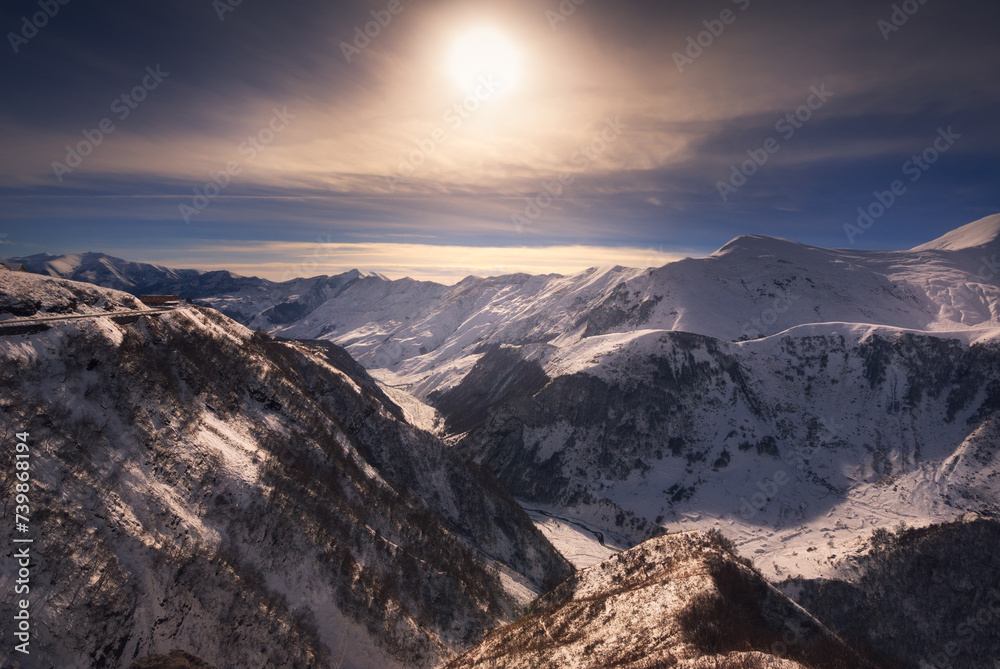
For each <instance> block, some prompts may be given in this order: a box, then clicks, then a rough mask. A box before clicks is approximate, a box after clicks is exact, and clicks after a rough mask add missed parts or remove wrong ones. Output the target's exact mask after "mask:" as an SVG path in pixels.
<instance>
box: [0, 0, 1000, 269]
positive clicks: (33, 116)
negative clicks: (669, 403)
mask: <svg viewBox="0 0 1000 669" xmlns="http://www.w3.org/2000/svg"><path fill="white" fill-rule="evenodd" d="M389 4H392V5H393V11H389V9H388V6H389ZM903 5H905V6H906V7H907V8H908V9H907V10H906V11H903V10H901V9H900V10H899V11H898V12H897V11H896V8H897V6H898V3H897V5H893V4H892V3H887V4H884V5H883V4H876V5H871V4H868V3H862V2H860V1H859V0H855V1H853V2H849V3H847V4H841V5H838V6H837V7H826V6H822V5H815V6H814V5H810V6H801V4H797V3H793V2H791V1H790V0H776V1H774V2H771V3H767V4H765V3H759V2H753V0H728V1H725V0H723V1H721V2H719V3H717V4H715V5H712V6H706V5H704V4H701V3H696V2H693V1H691V2H683V3H675V4H672V5H671V6H670V7H664V6H660V5H657V4H654V3H649V2H645V1H640V0H633V1H631V2H627V3H619V4H616V5H614V6H613V7H604V6H601V5H599V4H595V3H587V2H585V1H582V0H580V1H573V2H570V1H569V0H567V2H564V3H562V4H560V3H557V2H550V3H543V4H538V3H532V2H528V1H527V0H518V1H517V2H513V3H511V2H506V3H501V2H499V1H491V2H487V3H478V4H477V6H476V7H475V8H472V7H469V6H468V5H467V4H466V3H460V2H457V0H434V1H430V2H424V3H408V2H406V3H401V2H398V1H396V2H395V3H382V2H380V3H376V4H375V5H372V4H371V3H364V2H361V1H360V0H353V1H351V2H346V3H338V5H337V6H336V7H331V6H328V5H325V4H324V3H320V2H318V1H316V0H304V1H302V2H298V3H295V4H293V5H290V6H283V7H280V8H275V7H265V6H256V5H253V4H233V3H226V2H219V3H214V4H211V3H205V4H204V6H201V7H191V6H186V5H182V4H181V3H177V2H167V3H163V4H160V5H157V6H156V7H140V6H135V5H133V4H130V3H125V2H122V1H120V0H118V1H115V2H110V3H106V4H104V5H102V6H100V7H84V6H82V5H80V6H78V5H76V4H66V5H62V4H59V5H58V7H57V8H56V9H55V10H54V14H53V13H51V12H50V13H49V14H45V15H42V18H41V19H37V20H36V18H37V17H38V16H39V14H38V7H39V6H40V5H38V3H37V1H36V0H19V1H18V2H15V3H11V4H9V5H7V6H5V7H4V8H2V9H0V25H3V26H7V31H5V32H6V35H7V46H6V47H5V50H4V58H5V59H6V60H5V61H4V67H3V68H2V69H0V82H2V85H3V86H4V88H5V89H6V90H9V91H16V93H15V94H13V95H9V96H5V97H4V100H3V101H2V102H0V133H2V134H3V136H4V138H5V139H6V143H5V145H6V146H7V147H8V150H7V151H6V152H5V153H4V154H3V156H2V157H0V212H2V213H0V218H2V220H0V254H2V255H4V256H12V257H13V256H28V255H33V254H36V253H39V252H48V253H53V254H54V255H61V254H66V253H73V252H77V251H78V250H79V249H80V248H98V249H100V252H104V253H108V254H110V255H114V256H116V257H121V258H125V259H129V260H141V261H144V262H151V263H155V264H162V265H165V266H170V267H183V268H188V267H190V268H193V269H206V268H225V269H231V271H234V272H237V273H239V274H243V275H255V276H262V277H265V278H273V277H281V276H285V275H287V274H288V273H289V272H293V271H295V270H296V269H297V268H300V267H303V266H309V267H312V266H314V264H315V263H319V264H318V265H317V268H318V269H317V272H318V273H320V274H324V273H325V274H335V273H340V272H341V271H344V270H345V268H363V269H366V270H371V271H376V272H379V273H382V274H385V275H387V276H404V275H406V276H411V277H413V278H415V279H421V280H435V281H440V282H450V283H453V282H455V281H458V280H460V279H461V278H464V277H465V276H469V275H480V276H490V275H497V274H505V273H516V272H527V273H529V274H538V273H551V272H556V273H560V274H571V273H575V272H578V271H582V270H583V269H586V268H588V267H591V266H607V265H622V266H629V267H632V266H642V265H643V264H644V263H646V262H647V261H646V260H644V259H645V258H654V259H658V260H656V261H654V263H649V264H646V266H660V265H662V264H664V263H666V262H668V261H670V260H677V259H681V258H684V257H702V256H705V255H708V254H710V253H712V252H714V251H715V250H717V249H718V248H721V247H722V246H723V245H725V244H726V243H727V242H728V241H729V240H732V239H734V238H736V237H739V236H741V235H744V234H759V235H765V236H771V237H778V238H783V239H788V240H791V241H795V242H798V243H803V244H808V245H812V246H819V247H823V248H852V249H858V250H864V249H879V250H903V249H909V248H912V247H914V246H917V245H919V244H922V243H926V242H928V241H930V240H932V239H936V238H938V237H940V236H941V235H943V234H945V233H947V232H949V231H950V230H953V229H954V228H957V227H960V226H961V225H965V224H967V223H969V222H972V221H975V220H978V219H980V218H982V217H984V216H988V215H991V214H994V213H996V212H998V211H1000V198H998V195H997V190H996V173H997V164H998V159H1000V128H998V127H997V125H996V123H995V119H996V118H997V113H998V111H1000V91H997V90H996V87H989V86H984V85H983V82H984V81H995V80H997V78H998V75H1000V46H998V44H997V43H996V40H995V39H994V36H993V35H992V33H991V30H990V26H991V25H993V24H994V23H995V22H994V21H991V20H990V19H991V18H996V17H1000V8H998V7H997V6H996V5H995V3H987V2H985V1H976V2H970V3H965V4H963V5H961V6H951V5H946V4H945V3H924V4H914V5H912V7H911V5H909V4H907V3H903ZM911 8H912V9H913V11H910V9H911ZM899 12H902V13H899ZM43 19H44V20H43ZM36 24H42V25H36ZM366 33H367V34H366ZM265 35H266V40H267V41H266V45H267V46H266V47H265V48H261V46H260V44H261V40H262V39H265V37H264V36H265ZM208 64H211V66H210V67H209V66H207V65H208ZM317 259H318V260H317ZM659 260H662V262H659Z"/></svg>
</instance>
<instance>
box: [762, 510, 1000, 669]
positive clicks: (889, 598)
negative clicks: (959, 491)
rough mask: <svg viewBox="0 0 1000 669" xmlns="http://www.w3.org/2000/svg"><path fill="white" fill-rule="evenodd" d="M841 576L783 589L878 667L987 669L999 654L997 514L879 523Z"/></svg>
mask: <svg viewBox="0 0 1000 669" xmlns="http://www.w3.org/2000/svg"><path fill="white" fill-rule="evenodd" d="M871 544H872V550H871V552H870V553H868V554H867V555H865V556H864V557H863V558H861V559H858V560H855V561H852V562H851V563H847V564H844V565H843V567H844V569H845V572H846V575H845V578H844V579H842V580H812V581H789V582H787V583H785V584H783V585H782V587H783V589H785V590H787V591H788V592H790V593H793V594H794V595H795V597H796V599H797V600H798V602H799V603H800V604H802V605H803V606H805V607H806V608H808V609H809V610H810V611H811V612H812V613H814V614H815V615H816V616H817V617H818V618H819V619H821V620H823V621H824V622H826V623H827V624H829V625H830V626H831V627H832V628H833V629H835V630H837V631H838V632H839V633H840V634H842V635H843V636H844V638H846V639H850V640H852V641H853V642H854V643H857V644H859V645H862V646H865V647H870V648H871V649H872V654H873V655H875V656H876V657H878V658H879V659H880V660H882V661H883V662H884V663H885V665H886V666H890V667H893V666H895V667H905V668H906V669H910V668H913V669H917V668H918V667H919V668H920V669H923V668H924V667H927V666H930V667H935V668H944V667H965V668H968V669H995V667H996V661H997V660H1000V568H998V567H997V554H998V552H1000V521H997V520H995V519H986V518H966V519H964V520H962V521H959V522H955V523H947V524H943V525H933V526H929V527H924V528H919V529H899V530H898V531H896V532H895V533H892V532H888V531H885V530H882V531H879V532H877V533H875V535H874V536H873V537H872V541H871Z"/></svg>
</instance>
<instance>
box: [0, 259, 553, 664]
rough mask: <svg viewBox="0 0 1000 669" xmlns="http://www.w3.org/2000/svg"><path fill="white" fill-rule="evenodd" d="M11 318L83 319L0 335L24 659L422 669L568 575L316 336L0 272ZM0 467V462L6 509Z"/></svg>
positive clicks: (483, 482) (449, 456) (502, 498)
mask: <svg viewBox="0 0 1000 669" xmlns="http://www.w3.org/2000/svg"><path fill="white" fill-rule="evenodd" d="M24 305H28V306H29V307H30V309H29V311H30V310H31V309H33V310H34V312H33V313H36V314H38V315H42V314H47V315H51V314H53V313H57V314H63V315H64V316H79V315H86V316H87V317H86V318H80V319H75V320H63V321H56V322H49V323H47V324H44V325H42V326H41V327H40V328H39V329H38V330H34V331H32V332H31V333H21V331H20V330H17V329H12V328H0V360H2V364H0V380H2V383H3V386H4V389H5V390H4V396H3V398H2V400H0V422H2V424H3V426H4V429H5V431H6V433H7V434H8V437H9V438H13V437H12V435H13V434H14V433H15V432H17V433H24V432H28V433H30V436H29V437H28V441H27V443H28V444H29V452H30V495H29V499H30V508H31V513H30V514H29V517H30V523H29V528H30V536H31V537H33V538H34V539H35V541H36V543H35V544H34V545H33V546H32V548H33V550H36V551H37V553H36V554H34V559H33V561H32V564H31V584H30V587H31V592H30V594H31V603H32V604H31V616H32V621H34V622H33V625H34V626H33V628H32V629H33V633H34V634H35V636H34V637H32V644H33V645H32V651H33V653H34V658H35V660H37V662H38V663H39V666H43V665H44V666H58V667H88V668H96V667H108V668H111V667H128V666H129V665H130V664H131V663H132V661H133V660H137V659H139V658H142V657H144V656H147V655H157V654H164V653H168V652H172V651H183V652H186V653H189V654H190V655H192V656H194V657H196V658H200V659H201V660H203V661H204V662H206V663H208V664H209V665H211V666H218V667H232V666H274V667H307V666H309V667H315V666H343V667H367V666H369V665H374V666H380V667H388V668H391V667H430V666H436V665H438V664H440V663H441V662H442V661H444V660H447V659H450V658H451V657H454V656H455V654H456V653H458V652H461V651H462V650H464V649H465V648H467V647H469V646H470V645H471V644H473V643H475V642H477V641H478V640H479V639H480V638H481V637H482V635H483V634H484V632H485V631H487V630H489V629H491V628H493V627H496V626H497V625H499V624H501V623H504V622H510V621H512V620H514V619H515V618H516V617H517V616H518V615H519V614H520V612H521V611H522V610H523V608H524V607H525V606H526V605H527V604H528V603H529V602H530V601H531V600H533V599H534V598H535V597H536V596H537V594H538V593H540V592H542V591H546V590H548V589H550V588H551V587H552V586H553V585H555V584H557V583H559V582H560V581H562V580H563V579H564V578H566V577H567V576H568V575H569V574H570V573H571V571H572V570H571V567H570V566H569V564H568V563H566V562H565V561H564V560H563V559H562V558H561V557H560V556H559V554H558V553H557V552H556V551H555V550H554V549H553V547H552V546H551V545H550V544H549V543H548V542H547V541H546V539H545V538H544V536H543V535H542V534H541V533H540V532H539V531H538V530H537V529H536V528H535V526H534V525H533V524H532V522H531V521H530V519H529V518H528V517H527V515H525V513H524V512H523V511H522V509H521V508H520V507H519V506H518V505H517V503H515V502H514V500H513V499H512V498H511V497H510V496H509V494H508V493H507V492H506V491H505V490H504V489H503V488H502V486H500V485H499V484H498V483H497V481H496V480H495V478H494V477H493V476H492V475H491V474H489V473H488V472H486V471H484V470H482V469H481V468H478V467H476V466H474V465H470V464H468V463H466V462H465V461H463V460H462V459H461V458H459V457H458V456H457V455H456V454H455V453H454V452H453V450H452V449H450V448H449V447H447V446H446V445H444V444H443V443H442V442H440V441H439V440H438V439H437V438H436V437H434V436H432V435H430V434H428V433H426V432H423V431H421V430H419V429H416V428H414V427H412V426H411V425H409V424H407V423H406V422H404V420H403V416H404V414H403V411H402V410H401V409H400V407H398V406H397V405H396V404H395V403H394V402H392V400H390V399H389V397H388V396H387V395H386V394H385V393H384V392H382V390H381V389H380V387H379V386H378V384H377V383H376V382H375V381H374V380H373V379H372V378H371V377H370V376H368V374H367V373H366V372H365V371H364V369H363V368H362V367H361V366H360V365H358V364H357V363H356V362H354V361H353V359H351V357H350V356H349V355H348V354H347V353H346V352H345V351H344V350H343V349H341V348H340V347H338V346H336V345H334V344H331V343H330V342H308V341H299V342H292V341H287V340H279V339H275V338H273V337H271V336H269V335H266V334H264V333H261V332H257V333H255V332H252V331H250V330H248V329H246V328H244V327H243V326H241V325H239V324H237V323H235V322H233V321H232V320H230V319H228V318H226V317H224V316H222V315H220V314H219V313H218V312H215V311H214V310H211V309H207V308H202V307H193V306H192V307H184V308H179V309H176V310H173V311H170V312H167V313H151V312H150V311H149V310H145V309H142V308H141V305H136V304H135V300H134V298H132V297H131V296H129V295H126V294H125V293H121V292H118V291H115V290H111V289H105V288H99V287H94V286H90V285H87V284H81V283H75V282H71V281H67V280H63V279H57V278H51V277H42V276H37V275H30V274H20V273H14V272H6V271H0V311H2V312H4V313H2V314H0V316H7V317H9V316H10V315H12V314H13V313H15V312H16V313H18V315H22V316H23V315H25V310H24ZM128 305H132V306H133V309H132V311H134V312H135V313H134V314H132V315H130V316H128V318H126V319H124V320H122V319H121V318H120V317H117V316H116V317H111V316H106V315H103V314H105V313H107V311H105V310H106V308H107V307H112V308H114V309H116V310H117V309H118V308H119V307H121V308H127V307H128ZM116 313H117V311H116ZM14 457H15V456H14V449H13V448H8V449H3V452H2V454H0V472H2V473H0V490H2V494H3V497H4V499H5V500H13V498H14V486H15V484H19V483H18V479H16V478H15V476H14V472H15V471H19V470H15V467H14ZM11 508H13V507H11ZM12 522H13V521H12ZM10 550H11V551H13V549H10ZM12 565H16V561H13V560H5V561H4V562H3V571H2V572H0V582H2V583H3V587H4V588H5V589H6V590H7V591H8V592H13V590H14V580H15V579H16V578H18V574H17V572H16V569H17V567H16V566H12ZM13 606H14V603H13V602H12V601H11V599H10V598H6V599H4V600H3V601H2V602H0V615H2V616H3V617H5V618H7V619H13V615H14V611H13ZM13 652H14V651H13V649H12V644H5V646H4V647H3V649H2V650H0V664H2V665H3V666H12V664H13V661H14V658H13V657H12V654H13ZM139 666H142V665H141V664H140V665H139Z"/></svg>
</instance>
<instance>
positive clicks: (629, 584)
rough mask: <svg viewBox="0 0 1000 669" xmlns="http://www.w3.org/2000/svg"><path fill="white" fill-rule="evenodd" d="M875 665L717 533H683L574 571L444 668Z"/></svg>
mask: <svg viewBox="0 0 1000 669" xmlns="http://www.w3.org/2000/svg"><path fill="white" fill-rule="evenodd" d="M875 666H876V665H874V664H872V663H871V662H869V661H868V660H866V659H865V658H863V657H862V656H860V655H858V654H857V653H856V652H855V651H854V650H852V649H851V648H850V647H849V646H847V645H846V644H845V643H844V642H843V641H841V640H840V639H839V638H838V637H837V636H836V635H834V634H833V633H831V632H830V631H829V630H828V629H827V628H825V627H824V626H823V625H822V624H821V623H819V622H818V621H817V620H816V619H815V618H813V617H812V616H810V615H809V614H808V613H806V612H805V611H804V610H802V609H801V608H799V607H797V606H796V605H795V604H794V603H792V602H791V601H790V600H789V599H788V598H787V597H785V596H784V595H782V594H781V593H779V592H778V591H777V590H776V589H775V588H774V587H773V586H771V585H769V584H768V583H767V581H765V580H764V579H763V578H762V577H761V576H760V575H759V574H757V573H756V572H755V571H754V570H753V569H752V568H750V567H748V566H747V565H746V564H745V563H743V562H742V561H740V560H739V559H738V558H737V557H736V556H735V555H734V554H733V553H732V551H731V547H729V546H727V544H726V542H725V541H724V540H723V539H721V537H719V536H718V535H703V534H699V533H692V532H685V533H681V534H673V535H669V536H665V537H660V538H657V539H652V540H650V541H647V542H645V543H643V544H641V545H639V546H637V547H635V548H633V549H631V550H629V551H626V552H624V553H621V554H620V555H617V556H615V557H613V558H611V559H609V560H607V561H605V562H602V563H601V564H599V565H595V566H593V567H590V568H588V569H585V570H582V571H580V572H578V573H577V574H576V575H575V576H574V577H573V578H572V579H570V580H569V581H567V582H566V583H564V584H563V585H561V586H560V587H559V588H557V589H556V590H554V591H553V592H551V593H549V594H548V595H546V596H544V597H542V598H541V599H539V600H538V601H537V602H535V604H534V605H533V606H532V607H531V610H530V612H529V613H528V614H527V615H526V616H524V617H523V618H521V619H520V620H518V621H517V622H516V623H513V624H511V625H508V626H505V627H502V628H500V629H498V630H496V631H494V632H493V633H492V634H490V635H489V636H488V637H487V638H486V640H485V641H483V643H481V644H480V645H479V646H477V647H475V648H473V649H472V650H470V651H468V652H466V653H465V654H463V655H462V656H461V657H459V658H457V659H455V660H454V661H452V662H451V663H449V664H448V665H447V669H466V668H468V669H472V668H473V667H476V668H481V669H490V668H496V669H500V668H502V669H521V668H523V669H564V668H566V667H591V668H594V669H603V668H605V667H621V668H627V669H641V668H650V667H691V668H695V667H704V668H708V667H719V668H727V669H728V668H732V669H754V668H757V667H760V668H764V667H781V668H783V669H865V668H866V667H872V668H873V667H875Z"/></svg>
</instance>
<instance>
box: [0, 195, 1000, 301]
mask: <svg viewBox="0 0 1000 669" xmlns="http://www.w3.org/2000/svg"><path fill="white" fill-rule="evenodd" d="M987 219H997V220H996V221H994V224H995V225H1000V212H998V213H996V214H992V215H990V216H986V217H984V218H981V219H978V220H975V221H971V222H969V223H966V224H963V225H961V226H958V227H956V228H953V229H952V230H949V231H946V232H944V233H943V234H942V235H940V236H939V237H935V238H934V239H932V240H927V241H926V242H924V243H923V244H918V245H917V246H916V247H912V248H908V249H850V248H831V249H828V250H831V251H837V250H846V251H860V252H862V253H863V252H865V251H871V252H886V251H888V252H897V253H905V252H908V251H915V250H916V249H917V248H918V247H920V246H924V245H927V244H931V243H933V242H937V241H939V240H942V239H943V238H946V237H948V236H951V235H953V234H954V233H955V232H956V231H958V230H961V229H964V228H971V227H974V226H975V225H976V224H980V223H983V222H984V221H986V220H987ZM743 237H756V238H761V237H762V238H765V239H773V240H777V241H786V242H790V243H792V244H798V245H803V246H809V245H806V244H803V243H802V242H797V241H795V240H791V239H786V238H783V237H774V236H771V235H751V234H746V235H739V236H737V237H733V238H732V239H730V240H729V241H728V242H726V243H725V244H723V245H721V246H719V247H718V248H717V249H715V250H714V251H712V252H709V253H706V254H702V255H685V256H682V257H668V256H667V255H666V254H664V253H663V251H662V250H656V249H635V251H636V252H637V254H636V255H635V256H634V257H636V258H640V257H644V258H645V259H646V260H649V261H652V262H653V263H654V264H644V265H640V264H633V265H629V264H622V263H606V264H600V265H589V266H585V267H578V268H575V269H572V270H569V271H562V272H560V271H537V272H531V271H525V270H524V269H513V270H510V268H503V267H497V266H495V265H494V266H493V267H492V268H491V271H490V272H486V273H483V272H479V273H476V272H471V273H464V274H463V273H460V271H455V272H453V273H450V274H445V275H423V276H421V275H419V274H418V276H411V275H409V274H400V273H399V270H387V271H380V270H376V269H371V268H369V267H357V266H355V267H337V268H336V271H333V272H323V271H321V270H319V269H317V273H308V268H309V267H313V266H315V267H316V268H319V267H321V266H322V264H323V263H322V262H321V261H320V260H319V258H317V257H315V256H314V257H313V259H312V260H309V261H307V263H305V264H299V265H295V266H292V267H291V268H289V267H288V266H287V265H285V264H282V265H281V266H280V268H276V269H274V270H273V271H271V272H265V273H261V274H244V273H240V272H237V271H234V270H233V269H232V267H231V266H220V265H211V266H201V267H198V266H195V264H194V263H187V264H185V263H184V262H183V261H182V262H181V263H179V264H170V263H164V262H155V261H149V260H145V259H142V258H134V257H123V256H119V255H116V254H114V253H108V252H104V251H84V252H82V253H64V254H52V253H48V252H45V251H42V252H39V253H35V254H30V255H25V256H6V257H4V258H2V260H3V261H4V262H7V263H9V262H15V261H16V262H21V261H24V260H28V259H30V258H35V257H39V256H46V257H49V258H54V259H60V258H65V257H67V256H75V257H82V256H86V255H98V256H103V257H109V258H112V259H115V260H122V261H124V262H130V263H139V264H148V265H154V266H157V267H160V268H163V269H169V270H174V271H186V270H195V271H199V272H203V273H208V272H230V273H232V274H235V275H237V276H241V277H246V278H259V279H266V280H268V281H272V282H276V283H284V282H287V281H292V280H296V279H307V280H308V279H314V278H319V277H324V276H326V277H334V276H339V275H342V274H347V273H350V272H358V273H360V274H363V275H369V276H379V277H380V278H383V279H386V280H389V281H399V280H406V279H409V280H413V281H422V282H432V283H438V284H442V285H445V286H453V285H456V284H458V283H461V282H462V281H464V280H466V279H469V278H495V277H503V276H511V275H515V274H528V275H529V276H553V275H558V276H567V277H571V276H575V275H578V274H582V273H586V272H589V271H593V270H602V269H611V268H615V267H621V268H625V269H635V270H645V269H656V268H659V267H664V266H666V265H669V264H671V263H675V262H679V261H681V260H690V259H703V258H707V257H709V256H711V255H714V254H716V253H718V252H720V251H722V250H723V249H724V248H725V247H727V246H729V245H730V244H732V243H733V242H735V241H737V240H739V239H741V238H743ZM814 248H823V247H814ZM507 250H509V251H512V252H516V253H524V252H526V251H527V252H529V253H537V252H542V253H549V252H550V251H551V250H550V249H525V248H520V249H507ZM576 250H580V251H584V250H586V249H584V248H578V249H576ZM487 251H490V252H492V251H493V250H492V249H489V250H487ZM330 255H335V254H333V253H331V254H330ZM659 260H663V262H660V263H659V264H655V263H656V261H659ZM536 263H537V265H539V266H544V267H549V268H551V266H552V259H551V257H549V256H546V257H544V258H539V259H537V260H536ZM505 270H510V271H505Z"/></svg>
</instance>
